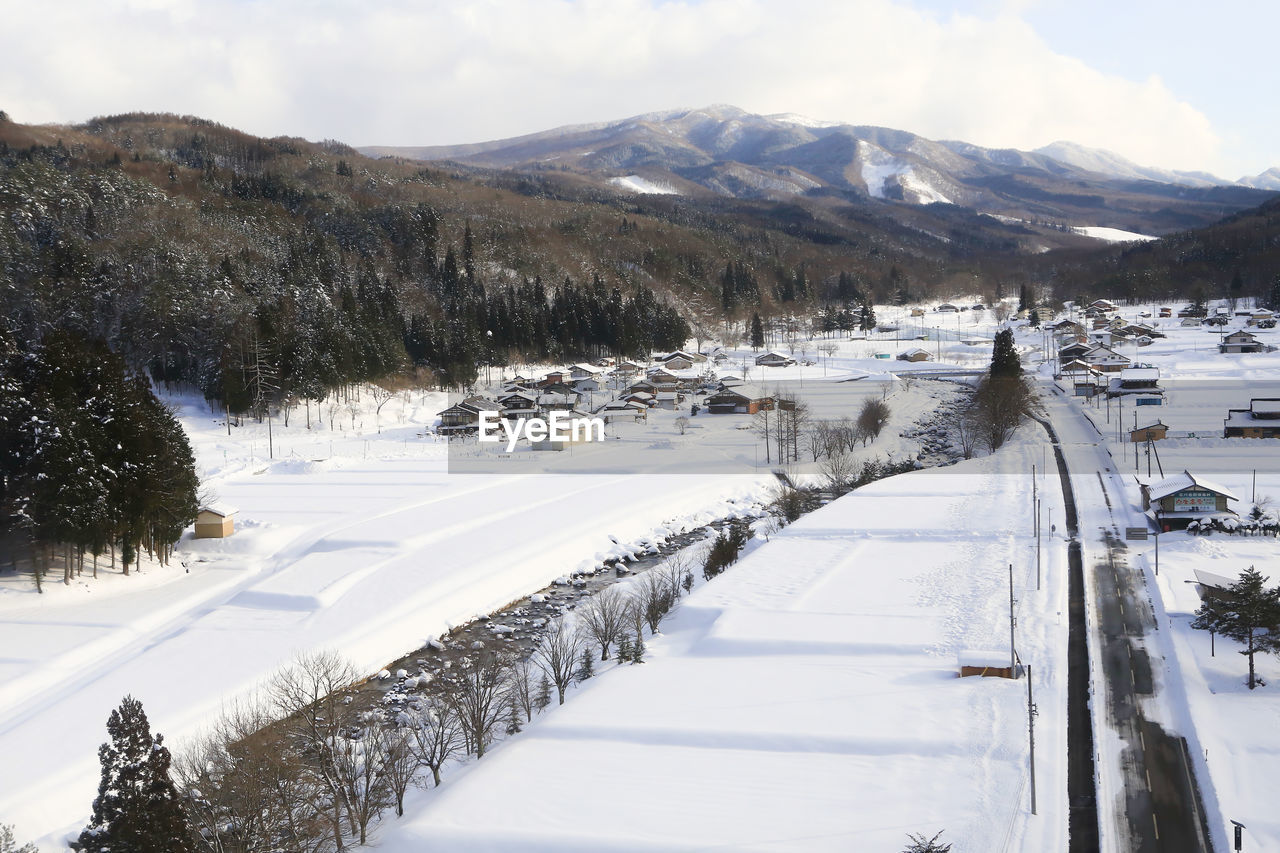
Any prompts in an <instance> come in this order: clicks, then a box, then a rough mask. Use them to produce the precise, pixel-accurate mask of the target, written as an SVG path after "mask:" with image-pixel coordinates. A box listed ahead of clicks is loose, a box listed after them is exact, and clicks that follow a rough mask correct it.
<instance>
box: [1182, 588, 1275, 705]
mask: <svg viewBox="0 0 1280 853" xmlns="http://www.w3.org/2000/svg"><path fill="white" fill-rule="evenodd" d="M1266 581H1267V579H1266V578H1265V577H1263V576H1262V574H1261V573H1260V572H1259V571H1258V570H1257V569H1255V568H1254V567H1253V566H1250V567H1249V568H1248V569H1246V570H1245V571H1244V572H1242V573H1241V575H1240V578H1239V580H1237V581H1236V582H1235V583H1233V584H1232V585H1231V586H1229V587H1228V588H1227V589H1225V590H1223V591H1222V592H1220V593H1217V594H1215V595H1213V596H1211V597H1209V598H1206V599H1205V601H1204V604H1202V605H1201V606H1200V609H1199V610H1197V611H1196V615H1195V619H1193V620H1192V622H1191V627H1192V628H1199V629H1200V630H1202V631H1211V632H1213V633H1214V634H1221V635H1222V636H1224V637H1227V638H1229V639H1232V640H1235V641H1236V642H1237V643H1240V644H1241V645H1243V646H1244V648H1243V649H1242V650H1241V651H1240V654H1242V655H1244V656H1245V657H1247V658H1248V659H1249V680H1248V682H1247V684H1248V685H1249V689H1250V690H1252V689H1254V688H1255V687H1256V686H1258V684H1259V679H1258V677H1257V676H1256V674H1255V673H1254V668H1253V658H1254V655H1256V654H1257V653H1258V652H1277V651H1280V587H1277V588H1275V589H1267V588H1266V586H1265V585H1264V584H1266Z"/></svg>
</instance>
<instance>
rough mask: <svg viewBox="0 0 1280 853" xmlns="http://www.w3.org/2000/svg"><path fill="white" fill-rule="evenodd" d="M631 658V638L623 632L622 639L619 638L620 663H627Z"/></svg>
mask: <svg viewBox="0 0 1280 853" xmlns="http://www.w3.org/2000/svg"><path fill="white" fill-rule="evenodd" d="M629 660H631V638H630V637H628V636H627V635H626V634H623V635H622V639H620V640H618V663H626V662H627V661H629Z"/></svg>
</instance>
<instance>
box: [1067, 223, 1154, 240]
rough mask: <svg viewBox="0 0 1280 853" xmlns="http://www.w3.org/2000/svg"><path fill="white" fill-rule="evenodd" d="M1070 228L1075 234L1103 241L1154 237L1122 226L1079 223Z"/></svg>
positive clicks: (1150, 238)
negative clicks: (1112, 226)
mask: <svg viewBox="0 0 1280 853" xmlns="http://www.w3.org/2000/svg"><path fill="white" fill-rule="evenodd" d="M1071 230H1072V231H1074V232H1076V233H1077V234H1083V235H1084V236H1086V237H1092V238H1093V239H1095V240H1101V241H1103V242H1104V243H1132V242H1137V241H1144V240H1154V239H1156V238H1155V237H1154V236H1153V235H1151V234H1139V233H1138V232H1136V231H1125V230H1124V229H1122V228H1106V227H1104V226H1101V225H1080V226H1077V227H1073V228H1072V229H1071Z"/></svg>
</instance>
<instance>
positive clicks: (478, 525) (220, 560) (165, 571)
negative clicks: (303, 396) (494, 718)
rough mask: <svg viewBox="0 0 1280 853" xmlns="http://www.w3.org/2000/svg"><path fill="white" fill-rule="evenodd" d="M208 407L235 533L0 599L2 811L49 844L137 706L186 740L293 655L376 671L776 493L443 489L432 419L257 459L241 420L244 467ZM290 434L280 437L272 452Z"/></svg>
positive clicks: (683, 486) (448, 481) (679, 488)
mask: <svg viewBox="0 0 1280 853" xmlns="http://www.w3.org/2000/svg"><path fill="white" fill-rule="evenodd" d="M197 410H198V407H197V406H194V405H192V406H188V407H187V409H185V410H184V422H185V423H186V424H187V426H188V429H189V431H190V432H191V433H192V438H193V442H194V444H195V445H196V447H197V450H198V453H199V455H200V457H201V460H202V462H203V463H204V468H205V470H206V471H216V472H218V473H217V474H216V476H215V477H214V478H213V479H212V481H211V482H212V483H213V484H214V485H215V486H216V491H217V494H218V497H219V498H220V499H221V500H222V501H224V502H225V503H228V504H231V505H233V506H235V507H237V508H238V509H239V514H238V516H237V523H238V525H239V527H238V530H237V532H236V534H235V535H234V536H232V537H231V538H229V539H225V540H190V539H184V540H183V542H182V543H180V546H179V548H178V551H177V554H176V556H175V561H174V564H173V565H172V566H170V567H168V568H161V567H152V568H150V569H149V570H148V571H145V572H144V573H142V574H141V575H134V576H132V577H131V578H128V579H125V578H121V577H119V576H118V575H116V576H113V577H110V578H106V577H104V578H101V579H100V580H99V581H97V582H90V581H88V580H85V581H78V582H77V583H76V584H74V585H73V586H71V587H63V586H61V585H58V584H51V585H50V586H51V589H50V590H49V592H47V593H46V594H45V595H43V596H38V595H36V594H35V593H34V590H33V589H31V588H30V586H29V584H30V581H29V580H28V579H21V580H20V581H14V580H12V579H10V580H9V581H7V582H6V584H5V586H4V588H3V593H4V594H3V595H0V644H2V645H3V646H4V647H5V648H6V649H8V650H9V653H8V654H7V655H6V657H5V658H4V659H3V661H0V673H2V674H3V687H2V688H0V756H3V768H4V771H3V772H0V818H2V819H3V821H4V822H11V823H15V824H16V825H17V829H18V833H19V835H20V836H21V837H25V838H34V837H40V838H41V841H42V843H43V844H44V846H46V847H50V848H53V847H57V846H59V844H60V839H61V837H62V834H63V833H66V832H69V831H75V830H77V829H78V828H79V826H80V825H81V823H82V822H83V820H84V819H85V818H86V817H87V814H88V811H89V807H90V804H91V801H92V799H93V796H94V792H95V790H96V787H97V780H98V761H97V754H96V753H97V747H98V745H99V744H100V743H101V742H102V740H103V739H104V737H105V729H104V724H105V721H106V718H107V715H108V713H109V712H110V711H111V709H112V708H114V707H115V706H116V705H118V704H119V702H120V700H121V698H122V697H123V696H124V695H125V694H132V695H133V696H135V697H137V698H138V699H140V700H142V702H143V703H144V705H145V707H146V710H147V713H148V715H149V717H150V719H151V722H152V727H153V729H154V730H156V731H159V732H161V733H163V734H164V735H165V737H166V739H167V740H168V742H169V743H171V744H173V743H176V744H178V745H181V743H182V740H183V738H184V737H186V736H190V735H192V734H195V733H197V732H198V731H199V730H200V729H201V728H202V727H203V726H206V725H208V724H209V723H210V722H211V721H212V720H213V718H214V717H215V716H216V714H217V712H218V710H219V708H220V706H221V705H222V704H223V703H225V702H227V701H229V700H231V699H233V698H234V697H235V696H237V695H238V694H242V693H243V692H245V691H248V690H251V689H252V688H253V687H254V686H255V685H256V684H258V683H260V682H261V681H262V680H263V679H264V678H266V677H267V676H268V675H270V674H271V673H272V672H273V671H274V670H275V669H276V668H278V667H279V666H280V665H282V664H283V663H285V662H287V661H288V659H289V658H290V657H291V656H292V655H293V654H294V653H295V652H297V651H300V650H306V649H320V648H329V649H335V650H337V651H339V652H341V653H343V654H345V655H347V656H348V657H350V658H351V659H352V660H353V661H354V662H355V663H356V665H357V666H358V667H360V668H362V669H364V670H366V671H368V672H375V671H377V669H378V668H379V667H381V666H382V665H384V664H385V663H386V662H387V661H389V660H391V659H393V658H394V657H396V656H397V655H399V654H402V653H404V652H406V651H409V650H411V649H413V648H417V647H418V646H420V645H421V644H422V643H423V642H425V641H426V640H427V639H428V638H429V637H431V636H432V635H435V634H439V633H442V632H444V631H446V630H448V629H449V628H451V627H452V626H454V625H457V624H458V623H460V622H463V621H466V620H468V619H470V618H473V617H475V616H477V615H480V614H483V613H486V612H489V611H490V610H493V609H495V608H497V607H500V606H501V605H503V604H506V603H507V602H509V601H511V600H513V599H515V598H518V597H520V596H521V595H524V594H528V593H530V592H532V591H534V590H536V589H539V588H540V587H542V586H544V585H546V584H547V583H549V582H550V581H551V580H552V579H554V578H556V577H557V576H559V575H562V574H565V573H567V572H569V571H572V570H574V569H576V568H578V567H580V566H590V565H595V564H597V563H598V562H599V561H600V560H601V559H603V558H605V557H608V556H616V555H617V554H618V553H620V552H622V551H625V550H627V546H628V543H629V542H638V541H639V540H641V539H642V538H645V537H652V536H655V535H656V536H661V535H663V533H664V532H666V531H669V530H670V529H673V528H674V529H679V528H681V527H684V526H696V525H699V524H704V523H706V522H707V521H710V520H712V519H714V518H717V517H722V516H725V515H733V514H735V513H736V512H737V511H738V508H740V507H741V505H742V501H744V500H750V499H754V498H759V497H763V496H764V495H765V494H766V492H767V486H766V483H765V481H766V479H770V480H771V478H770V477H769V476H768V474H767V472H765V473H764V474H763V476H741V477H716V478H712V477H707V478H694V477H680V476H674V477H661V476H643V475H635V476H629V477H624V478H619V477H617V476H604V475H580V476H561V477H556V476H533V477H497V476H483V475H475V476H456V475H455V476H450V475H449V474H448V473H447V472H446V471H445V465H444V460H443V458H441V454H439V453H434V454H432V453H431V452H430V450H431V448H429V447H428V448H418V449H417V450H416V451H415V452H417V453H418V455H419V458H414V457H413V453H412V452H411V449H412V448H413V444H412V443H411V442H412V440H413V439H414V438H416V436H417V434H418V433H420V432H421V429H422V428H421V426H405V427H401V428H399V429H398V430H387V431H384V432H383V433H382V434H381V435H378V434H377V433H373V434H364V435H362V436H360V437H359V438H358V439H351V438H347V439H342V438H341V436H340V437H339V439H338V440H339V441H340V442H341V441H345V442H346V443H347V445H348V447H347V451H348V452H349V453H350V455H347V456H343V455H341V453H342V447H341V446H340V447H339V448H338V450H337V451H336V453H337V455H335V456H333V457H332V458H330V459H326V460H314V459H307V458H306V457H305V456H299V457H292V458H288V459H284V460H277V461H274V462H269V461H264V460H262V459H261V458H260V455H261V454H262V453H263V451H265V450H266V441H265V438H266V436H265V435H263V434H261V433H262V432H263V431H264V430H263V429H262V428H261V427H258V426H254V427H252V428H249V427H246V428H245V429H246V430H249V429H252V430H253V431H254V432H253V439H252V440H253V441H254V442H255V443H256V444H257V447H256V451H255V453H256V454H259V458H258V459H257V460H256V461H254V462H251V463H247V464H246V461H244V460H238V459H237V456H236V453H237V451H243V449H244V448H243V446H241V445H242V444H243V443H244V442H246V441H247V440H248V439H247V438H245V437H244V436H237V439H236V440H232V441H228V440H227V439H226V438H225V430H223V431H222V432H219V429H220V428H219V427H217V425H216V424H213V421H212V418H211V417H210V416H209V414H208V412H207V411H205V412H204V413H203V414H202V415H201V414H199V413H198V411H197ZM366 414H368V413H366ZM295 417H296V416H295ZM388 420H390V422H391V423H394V419H387V418H386V416H385V411H384V419H383V423H384V425H385V424H387V423H388ZM368 423H369V425H370V427H372V425H373V418H372V417H369V418H368ZM293 424H294V425H293V427H291V430H293V431H294V433H295V438H297V440H298V441H299V442H301V441H302V440H303V439H302V438H299V437H297V435H296V433H297V431H298V429H299V426H298V423H297V421H296V420H295V421H294V422H293ZM352 426H353V430H354V427H355V424H354V423H353V424H352ZM289 435H290V432H289V431H288V430H283V429H282V427H281V425H280V424H276V425H275V433H274V435H273V441H274V442H277V444H276V445H275V447H276V452H277V453H280V451H281V447H282V444H281V443H280V442H283V446H284V447H288V446H289ZM307 441H313V440H311V439H307ZM365 441H367V442H368V447H367V449H366V448H364V447H362V445H363V444H364V442H365ZM313 443H314V442H313ZM419 444H421V440H419ZM224 452H225V455H224ZM364 453H367V454H368V457H369V458H364V456H363V455H362V454H364ZM432 457H434V458H432ZM224 460H225V461H224ZM184 566H185V569H186V570H185V571H184ZM18 768H20V769H21V770H20V772H19V771H18Z"/></svg>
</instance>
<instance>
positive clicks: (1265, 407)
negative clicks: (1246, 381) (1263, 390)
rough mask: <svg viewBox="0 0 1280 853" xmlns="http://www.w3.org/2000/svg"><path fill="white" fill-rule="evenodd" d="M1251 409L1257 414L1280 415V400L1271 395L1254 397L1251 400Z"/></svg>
mask: <svg viewBox="0 0 1280 853" xmlns="http://www.w3.org/2000/svg"><path fill="white" fill-rule="evenodd" d="M1249 410H1250V411H1252V412H1253V413H1254V414H1255V415H1280V400H1278V399H1275V398H1270V397H1265V398H1264V397H1254V398H1253V399H1252V400H1250V401H1249Z"/></svg>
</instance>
